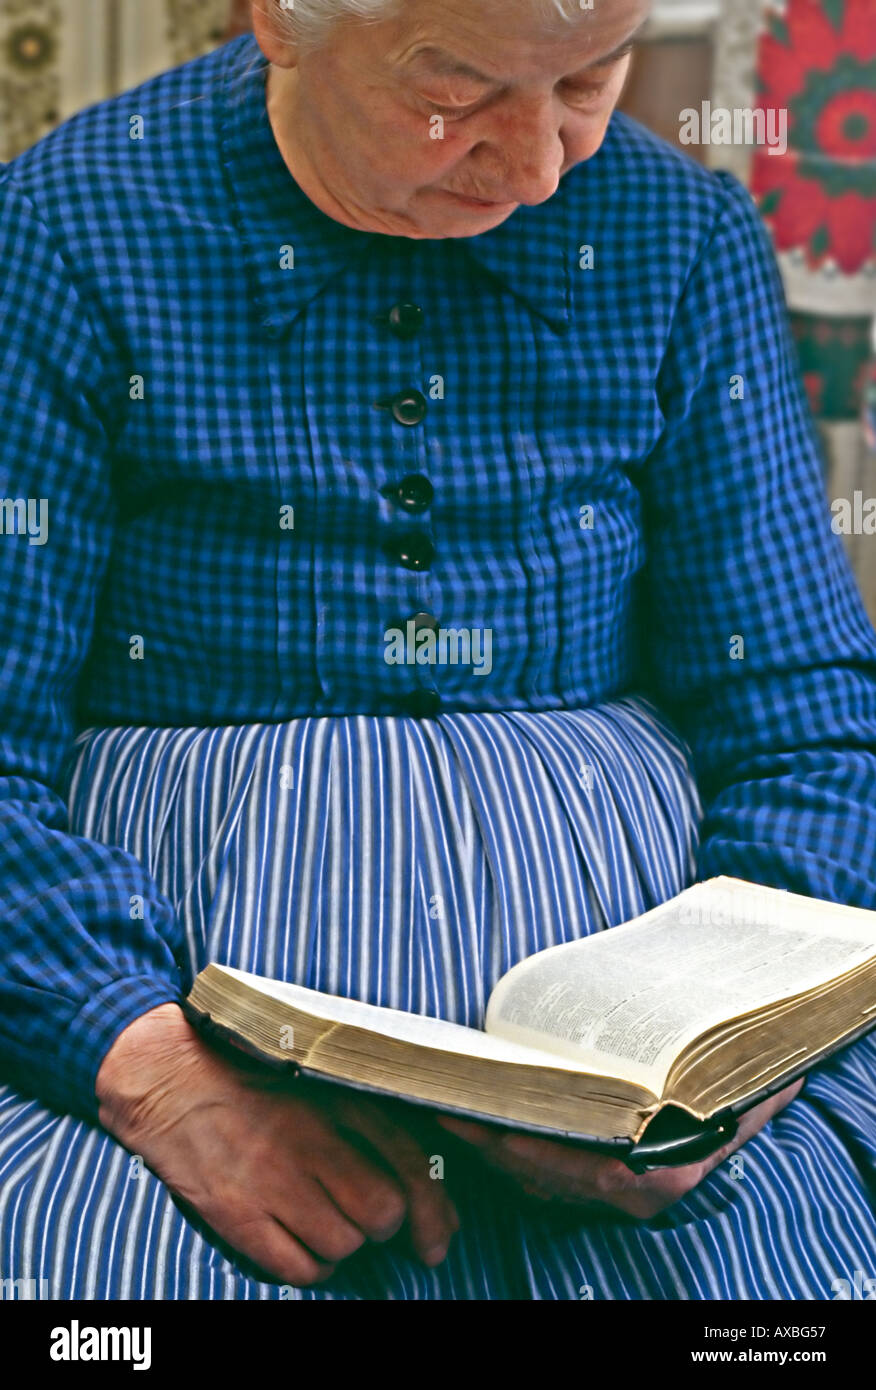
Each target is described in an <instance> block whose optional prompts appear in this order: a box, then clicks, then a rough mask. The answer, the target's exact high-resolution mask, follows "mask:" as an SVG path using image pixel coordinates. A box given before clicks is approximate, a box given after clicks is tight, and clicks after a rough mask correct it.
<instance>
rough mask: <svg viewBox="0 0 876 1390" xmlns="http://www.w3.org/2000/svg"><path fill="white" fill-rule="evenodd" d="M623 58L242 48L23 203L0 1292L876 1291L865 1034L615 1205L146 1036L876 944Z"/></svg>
mask: <svg viewBox="0 0 876 1390" xmlns="http://www.w3.org/2000/svg"><path fill="white" fill-rule="evenodd" d="M647 8H648V6H647V4H646V3H645V0H603V3H601V4H599V5H597V6H595V7H594V8H593V9H592V10H591V9H587V8H585V7H583V6H579V4H578V0H517V3H515V4H511V5H509V4H505V3H503V4H499V3H497V2H496V0H477V2H476V3H475V0H440V3H436V0H402V3H395V0H296V3H295V6H294V9H293V8H292V7H291V6H281V5H277V4H275V3H274V0H269V2H268V0H266V3H265V4H263V5H260V6H258V7H256V9H255V36H254V37H253V36H250V35H245V36H241V37H239V38H236V39H234V40H232V41H231V42H229V43H227V44H226V45H224V46H223V47H221V48H220V49H219V50H218V51H216V52H214V53H211V54H209V55H207V56H206V57H203V58H199V59H197V60H196V61H193V62H190V63H187V64H185V65H183V66H181V67H179V68H177V69H175V70H174V71H171V72H168V73H165V74H162V75H161V76H159V77H157V78H154V79H152V80H150V81H148V82H146V83H145V84H144V85H142V86H141V87H138V88H137V89H135V90H134V91H130V92H127V93H126V94H124V95H123V96H120V97H118V98H115V99H113V100H111V101H106V102H103V103H101V104H99V105H96V106H94V107H92V108H90V109H88V110H86V111H84V112H82V113H80V114H79V115H77V116H76V117H75V118H73V119H71V120H69V121H67V122H66V123H65V124H64V125H62V126H61V127H60V128H59V129H57V130H56V131H54V132H53V133H52V134H50V135H49V136H47V137H46V138H45V139H43V140H41V141H40V142H39V143H38V144H37V145H35V146H34V147H33V148H32V149H30V150H29V151H27V152H26V153H24V154H22V155H21V156H20V157H19V158H17V159H15V160H14V161H12V163H11V164H9V165H7V166H5V167H4V168H3V170H2V174H0V258H2V263H3V266H4V282H3V285H2V289H0V306H2V310H0V312H2V333H0V361H2V392H3V419H4V431H3V436H4V437H3V444H2V458H3V479H4V481H3V488H4V492H5V493H6V494H7V500H6V508H7V511H6V513H5V514H6V515H7V516H8V518H9V519H10V522H12V521H14V522H15V524H14V525H13V524H9V525H7V527H6V534H5V535H4V537H3V539H2V545H0V564H2V567H3V571H4V574H3V580H4V582H3V586H2V592H3V594H4V596H5V598H4V602H5V611H4V616H3V626H4V652H3V684H2V694H0V748H2V767H0V772H2V782H0V788H2V814H3V822H4V831H3V838H2V861H0V874H2V927H3V952H2V965H0V988H2V1001H0V1002H2V1008H0V1048H2V1054H0V1055H2V1066H3V1076H4V1081H5V1082H6V1085H5V1086H4V1087H3V1089H2V1091H0V1155H2V1161H0V1269H2V1271H3V1274H4V1276H5V1277H15V1278H33V1279H45V1280H47V1281H48V1286H49V1292H50V1295H51V1296H52V1297H56V1298H140V1297H145V1298H153V1299H157V1298H252V1297H260V1298H264V1297H267V1298H271V1297H274V1298H276V1297H295V1298H302V1299H305V1298H314V1299H315V1298H323V1297H331V1298H393V1299H397V1298H462V1299H487V1298H519V1297H524V1298H549V1299H554V1298H560V1299H562V1298H573V1299H577V1298H580V1297H590V1296H592V1297H594V1298H603V1299H638V1298H655V1299H716V1298H740V1299H749V1298H751V1299H761V1298H803V1297H811V1298H816V1299H828V1298H831V1297H834V1296H835V1295H836V1290H837V1288H840V1287H842V1286H841V1285H839V1284H838V1283H837V1281H838V1280H843V1279H845V1280H848V1281H849V1286H852V1283H853V1280H854V1277H855V1271H856V1270H857V1271H862V1270H863V1271H864V1272H865V1273H874V1272H876V1226H874V1215H873V1206H872V1192H873V1182H874V1164H876V1087H874V1074H876V1042H874V1039H873V1037H872V1035H871V1036H870V1038H868V1039H865V1040H864V1041H862V1042H858V1043H856V1044H854V1045H852V1046H850V1047H847V1048H846V1049H845V1050H844V1051H842V1052H841V1053H839V1054H838V1055H836V1056H835V1057H834V1058H833V1059H832V1060H831V1061H830V1062H829V1063H826V1064H823V1065H821V1066H820V1067H816V1068H815V1069H813V1070H812V1071H811V1072H810V1073H809V1074H808V1075H807V1077H806V1078H805V1082H799V1081H798V1082H797V1083H796V1084H795V1085H794V1086H793V1087H791V1088H789V1089H788V1090H786V1091H784V1092H782V1093H781V1095H779V1096H776V1097H774V1098H773V1099H772V1100H770V1101H769V1102H767V1103H766V1104H763V1105H759V1106H758V1107H757V1108H756V1109H754V1110H752V1111H750V1112H749V1114H748V1115H747V1116H746V1117H745V1120H744V1122H743V1124H742V1126H741V1129H740V1132H739V1135H738V1136H737V1138H736V1140H735V1141H734V1143H733V1144H732V1145H731V1146H729V1147H728V1148H727V1149H725V1150H722V1151H721V1153H719V1154H717V1155H715V1156H713V1158H712V1159H710V1160H708V1161H705V1162H702V1163H698V1164H696V1165H692V1166H686V1167H682V1168H677V1169H669V1170H663V1171H656V1172H651V1173H647V1174H644V1175H642V1176H634V1175H633V1174H632V1173H631V1172H630V1171H629V1170H628V1169H627V1168H626V1167H625V1166H624V1165H623V1164H622V1163H620V1162H618V1161H616V1160H613V1159H608V1158H604V1157H601V1156H598V1155H595V1154H593V1153H592V1152H587V1151H586V1150H583V1149H581V1148H579V1147H577V1146H572V1145H568V1144H563V1143H560V1142H555V1141H550V1140H548V1139H543V1138H536V1137H531V1136H528V1137H527V1136H523V1135H510V1134H504V1133H503V1132H502V1131H497V1130H495V1129H492V1128H488V1127H485V1126H480V1125H476V1124H473V1123H464V1122H454V1121H453V1120H451V1119H447V1120H446V1121H442V1120H440V1119H439V1118H438V1117H437V1116H435V1115H433V1114H431V1113H429V1112H424V1111H422V1110H420V1109H419V1108H416V1107H406V1106H404V1105H402V1104H400V1103H398V1102H396V1103H391V1102H389V1101H386V1100H384V1099H382V1098H380V1097H376V1096H374V1097H366V1096H364V1095H361V1094H357V1093H354V1092H351V1091H347V1090H344V1089H343V1088H338V1087H332V1086H322V1087H319V1086H315V1085H314V1086H296V1085H294V1084H293V1085H289V1084H285V1085H283V1086H278V1085H277V1084H275V1083H272V1082H268V1081H267V1080H265V1079H264V1077H263V1076H262V1074H261V1073H259V1072H257V1071H256V1070H254V1069H253V1068H252V1067H251V1066H250V1065H249V1064H247V1063H245V1062H244V1061H243V1059H241V1060H240V1061H235V1060H233V1059H232V1058H230V1057H228V1056H226V1055H224V1053H220V1052H218V1051H216V1050H214V1049H213V1048H212V1047H211V1046H210V1045H208V1043H206V1042H205V1041H203V1040H202V1039H201V1038H200V1036H199V1035H198V1034H197V1033H196V1032H195V1031H194V1030H193V1029H192V1028H191V1027H190V1025H189V1024H188V1022H187V1021H186V1020H185V1018H184V1016H183V1013H182V1011H181V1008H180V1003H181V1001H182V1000H183V999H184V997H185V993H186V991H187V989H188V987H189V985H190V983H191V980H192V978H193V976H194V974H195V973H196V972H197V971H198V970H199V969H200V968H202V967H203V965H204V964H205V963H206V962H207V961H208V960H216V961H220V962H223V963H226V964H231V965H235V966H238V967H240V968H243V969H247V970H253V971H258V972H260V973H263V974H272V975H275V976H277V977H280V978H284V979H288V980H295V981H298V982H300V983H302V984H305V985H308V986H311V987H314V988H317V989H321V990H325V991H329V992H332V993H335V994H339V995H346V996H348V997H354V998H358V999H363V1000H368V1001H371V1002H373V1003H378V1004H383V1005H389V1006H393V1007H396V1008H402V1009H408V1010H413V1011H416V1012H420V1013H423V1014H427V1015H432V1016H441V1017H445V1018H450V1019H455V1020H458V1021H460V1022H463V1023H466V1024H469V1025H474V1026H477V1025H479V1024H480V1023H481V1022H482V1019H483V1011H484V1005H485V1000H486V998H487V996H488V994H489V991H490V989H491V987H492V986H493V984H494V983H495V981H496V980H497V979H498V977H499V976H500V975H501V974H503V973H504V972H505V971H506V970H507V969H509V967H510V966H511V965H513V964H514V963H515V962H516V961H518V960H519V959H520V958H521V957H523V956H526V955H528V954H531V953H532V952H534V951H537V950H539V949H541V948H544V947H548V946H552V945H554V944H556V943H558V942H561V941H565V940H569V939H572V938H574V937H578V936H581V935H583V934H586V933H590V932H595V931H600V930H606V929H611V928H612V927H613V926H615V925H617V924H618V923H619V922H622V921H624V920H626V919H628V918H630V917H632V916H634V915H636V914H637V913H639V912H641V911H644V910H646V909H647V908H650V907H652V906H655V905H656V904H658V903H660V902H662V901H664V900H665V899H666V898H668V897H669V896H671V895H672V894H674V893H676V892H678V891H680V890H681V889H682V888H683V887H685V886H686V885H687V884H689V883H691V882H692V881H694V880H695V879H698V878H704V877H709V876H712V875H714V874H718V873H728V874H733V875H736V876H738V877H742V878H748V879H751V880H755V881H760V882H763V883H768V884H772V885H775V886H778V887H784V888H788V889H791V890H793V891H796V892H803V893H807V894H811V895H814V896H818V897H822V898H825V899H830V900H833V901H837V902H844V903H852V904H856V905H862V906H867V907H874V906H876V799H874V796H873V785H874V777H876V634H874V632H873V629H872V627H871V626H870V624H869V623H868V621H867V619H866V617H865V615H864V611H863V608H862V604H861V602H860V598H859V595H858V593H857V590H856V588H855V585H854V581H853V579H852V576H851V573H850V570H849V568H848V566H847V564H846V561H845V559H844V555H843V551H842V548H841V542H840V540H839V539H838V538H837V537H836V536H834V535H833V534H832V532H831V530H830V526H829V518H828V509H827V502H826V498H825V497H824V493H823V486H822V478H821V472H820V462H819V457H818V451H817V445H816V439H815V436H814V433H813V427H812V424H811V420H810V417H809V415H808V413H807V409H806V405H805V403H804V396H803V394H802V391H801V387H800V383H799V379H798V376H797V372H796V367H795V364H794V350H793V346H792V343H791V341H790V337H789V333H788V328H787V323H786V319H785V311H784V305H783V302H782V293H781V288H780V281H779V278H778V274H777V270H776V268H775V263H774V261H773V259H772V257H771V252H770V249H769V245H768V242H767V240H766V237H765V234H764V233H763V232H762V230H761V227H760V224H759V221H758V218H757V216H756V213H755V211H754V209H753V206H752V204H751V201H750V199H749V197H748V195H747V193H746V192H745V191H744V190H743V189H742V188H741V186H740V185H739V184H738V183H736V182H735V181H734V180H733V179H732V178H731V177H730V176H727V175H716V174H712V173H707V172H705V171H703V170H702V169H701V168H699V167H698V166H696V165H695V164H694V163H692V162H690V161H688V160H687V159H686V158H685V157H683V156H682V155H679V154H677V153H675V152H674V151H673V150H671V149H670V148H669V147H668V146H666V145H665V144H663V143H661V142H660V141H659V140H658V139H656V138H655V137H654V136H652V135H650V134H648V133H647V132H646V131H644V130H643V129H641V128H640V127H638V126H637V125H636V124H635V123H634V122H632V121H631V120H629V119H627V118H625V117H624V116H622V115H620V114H618V113H615V112H614V107H615V104H616V102H617V99H618V96H619V94H620V91H621V88H622V86H623V82H624V77H625V74H626V71H627V66H628V61H629V59H628V55H629V50H630V43H631V40H632V38H633V36H634V34H635V32H636V31H637V29H638V28H639V26H640V25H641V23H642V22H643V20H644V19H645V18H646V13H647ZM32 522H33V524H31V523H32ZM397 629H401V632H402V633H403V634H405V637H406V640H407V643H408V646H407V648H406V651H407V655H406V657H405V659H404V660H402V661H399V660H397V659H395V657H397V654H398V641H397V638H398V632H397ZM436 629H437V631H438V632H439V633H440V632H441V630H442V629H444V630H450V629H453V630H454V632H455V638H454V639H453V640H454V641H455V643H456V645H455V647H454V651H455V654H456V658H457V659H455V660H446V661H444V662H443V663H441V662H438V661H434V660H432V659H431V658H430V653H431V654H433V655H434V651H435V650H436V646H437V650H438V651H439V652H440V651H441V650H442V648H441V646H440V644H435V643H433V644H432V645H431V646H429V645H428V644H427V642H428V639H424V638H423V634H429V633H431V634H433V635H434V634H435V632H436ZM460 634H462V637H461V636H460ZM463 639H465V640H463ZM444 650H445V651H447V650H448V646H447V644H445V647H444ZM439 1155H440V1156H441V1157H442V1158H443V1159H444V1165H443V1171H444V1177H443V1180H439V1179H438V1178H437V1176H434V1175H437V1174H438V1173H440V1172H441V1168H442V1165H440V1164H436V1163H435V1162H434V1160H435V1158H436V1157H437V1156H439Z"/></svg>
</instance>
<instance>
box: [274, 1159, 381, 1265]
mask: <svg viewBox="0 0 876 1390" xmlns="http://www.w3.org/2000/svg"><path fill="white" fill-rule="evenodd" d="M273 1215H274V1216H275V1218H276V1219H277V1220H278V1221H280V1222H281V1223H282V1225H283V1226H284V1227H285V1228H286V1230H287V1231H288V1232H289V1234H290V1235H291V1236H292V1237H293V1238H294V1239H296V1240H298V1241H300V1242H301V1243H302V1244H304V1245H306V1246H307V1248H308V1249H309V1250H310V1251H312V1253H313V1254H314V1255H315V1256H317V1257H318V1258H319V1259H322V1260H326V1261H328V1262H329V1263H331V1264H336V1263H338V1262H339V1261H340V1260H345V1259H346V1258H347V1257H348V1256H349V1255H353V1254H355V1252H356V1251H357V1250H359V1249H361V1247H362V1246H363V1245H364V1244H365V1239H366V1237H365V1233H364V1232H363V1231H362V1230H361V1228H360V1227H359V1226H358V1225H356V1224H355V1223H354V1222H352V1221H351V1220H349V1218H348V1216H347V1215H345V1213H344V1212H343V1210H342V1209H340V1208H339V1207H338V1206H337V1205H336V1204H335V1202H334V1201H333V1199H332V1196H331V1194H330V1193H329V1191H328V1190H327V1188H326V1187H325V1185H324V1183H323V1182H322V1181H321V1180H320V1179H319V1178H315V1177H310V1178H302V1179H301V1180H299V1181H298V1182H297V1183H296V1184H295V1185H294V1187H291V1188H288V1189H286V1190H285V1191H284V1193H283V1202H282V1205H281V1204H279V1203H277V1204H276V1207H275V1210H274V1212H273Z"/></svg>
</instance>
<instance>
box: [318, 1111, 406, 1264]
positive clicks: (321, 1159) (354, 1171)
mask: <svg viewBox="0 0 876 1390" xmlns="http://www.w3.org/2000/svg"><path fill="white" fill-rule="evenodd" d="M312 1176H313V1177H315V1178H317V1179H318V1180H319V1182H320V1184H321V1186H322V1187H323V1188H324V1189H325V1191H326V1193H327V1194H328V1196H329V1197H330V1198H331V1200H332V1202H334V1204H335V1205H336V1206H337V1207H338V1208H339V1209H340V1211H341V1212H342V1213H343V1214H344V1216H345V1217H346V1218H347V1219H348V1220H349V1221H351V1222H352V1223H353V1224H354V1225H355V1226H356V1227H358V1229H359V1230H360V1231H361V1232H362V1234H363V1235H365V1236H366V1237H367V1238H368V1240H372V1241H375V1242H378V1243H379V1242H382V1241H386V1240H391V1239H392V1237H393V1236H394V1235H396V1234H397V1232H398V1231H399V1230H400V1229H401V1227H402V1225H403V1224H404V1220H405V1217H406V1216H407V1212H408V1203H407V1200H406V1196H405V1191H404V1185H403V1183H402V1182H401V1180H400V1179H396V1177H394V1176H393V1174H392V1173H387V1172H385V1171H384V1170H383V1169H382V1168H380V1167H379V1166H378V1165H377V1164H376V1163H374V1162H372V1160H371V1159H370V1158H368V1157H367V1155H366V1154H363V1153H361V1152H360V1151H359V1149H358V1148H356V1147H355V1145H354V1144H352V1143H349V1142H348V1141H347V1139H345V1138H344V1137H343V1136H342V1135H341V1134H332V1135H330V1136H328V1137H327V1138H326V1140H325V1143H324V1148H323V1149H322V1151H321V1152H320V1153H319V1154H318V1155H316V1154H315V1155H314V1162H313V1168H312Z"/></svg>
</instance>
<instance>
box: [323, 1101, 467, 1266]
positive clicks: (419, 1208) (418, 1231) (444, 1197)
mask: <svg viewBox="0 0 876 1390" xmlns="http://www.w3.org/2000/svg"><path fill="white" fill-rule="evenodd" d="M393 1113H394V1112H393V1111H392V1109H391V1108H390V1107H385V1106H379V1105H374V1104H372V1103H370V1102H367V1101H365V1102H363V1101H361V1100H356V1101H343V1102H341V1103H340V1104H339V1106H338V1108H337V1109H336V1111H335V1118H336V1120H337V1122H338V1123H340V1124H347V1125H349V1126H350V1127H351V1128H354V1129H355V1131H356V1132H357V1133H359V1134H361V1135H362V1136H363V1137H364V1138H365V1139H367V1141H368V1143H369V1144H371V1145H372V1146H373V1147H374V1149H375V1150H376V1151H377V1153H379V1154H380V1156H381V1157H382V1158H383V1159H384V1160H385V1161H386V1162H387V1163H388V1164H389V1165H390V1167H391V1168H392V1169H393V1171H394V1172H395V1173H397V1174H398V1177H399V1180H400V1181H401V1183H402V1185H403V1187H404V1189H405V1193H406V1196H407V1203H408V1213H407V1216H408V1229H409V1232H410V1237H411V1243H412V1244H413V1247H414V1249H415V1251H416V1253H417V1254H418V1255H419V1256H420V1258H421V1259H423V1260H424V1261H425V1263H427V1264H438V1263H440V1261H441V1260H442V1259H443V1258H444V1256H445V1255H446V1253H447V1248H448V1246H449V1244H450V1240H451V1237H452V1236H453V1234H454V1232H455V1231H457V1230H458V1229H459V1215H458V1213H457V1211H456V1208H455V1206H454V1205H453V1202H452V1201H451V1199H450V1197H449V1196H448V1194H447V1192H446V1190H445V1188H444V1183H443V1180H441V1179H440V1178H433V1177H432V1176H431V1172H432V1171H433V1168H432V1164H431V1162H430V1159H431V1157H432V1156H431V1155H429V1154H428V1153H427V1152H426V1150H425V1149H424V1147H423V1145H422V1143H421V1141H420V1140H419V1139H417V1138H416V1137H415V1136H414V1135H413V1134H411V1133H410V1131H409V1130H408V1129H407V1128H406V1127H405V1126H404V1125H403V1124H398V1123H396V1122H395V1120H394V1119H393V1118H392V1115H393Z"/></svg>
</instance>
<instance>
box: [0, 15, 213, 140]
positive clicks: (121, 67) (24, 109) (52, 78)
mask: <svg viewBox="0 0 876 1390" xmlns="http://www.w3.org/2000/svg"><path fill="white" fill-rule="evenodd" d="M231 10H232V0H0V160H3V159H12V158H13V156H14V155H16V154H18V153H19V151H21V150H23V149H26V148H27V147H28V146H29V145H32V144H33V143H34V141H35V140H38V139H39V138H40V137H41V136H42V135H45V134H46V133H47V132H48V131H49V130H51V129H52V127H53V126H55V125H57V124H58V123H59V122H60V121H62V120H65V119H66V118H67V116H70V115H72V114H73V113H74V112H75V111H78V110H80V109H81V108H82V107H83V106H87V105H89V104H91V103H92V102H95V101H100V100H102V98H104V97H107V96H114V95H115V94H116V93H117V92H121V91H124V90H125V89H126V88H128V87H133V86H135V85H136V84H137V83H138V82H143V81H145V79H146V78H148V77H151V76H153V75H154V74H155V73H158V72H162V71H163V70H165V69H166V68H169V67H173V66H175V65H176V64H177V63H183V62H185V61H186V60H187V59H189V58H194V57H196V56H197V55H198V54H199V53H205V52H207V51H208V50H209V49H211V48H214V47H215V46H216V44H217V43H221V42H222V40H223V39H224V38H225V37H226V36H227V35H228V33H229V32H230V28H229V21H230V19H231Z"/></svg>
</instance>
